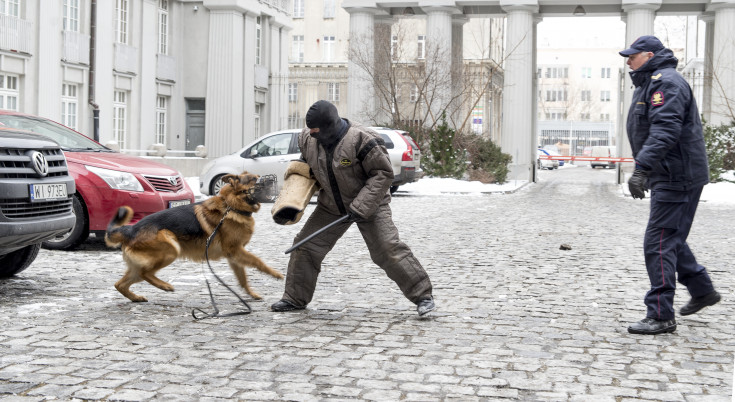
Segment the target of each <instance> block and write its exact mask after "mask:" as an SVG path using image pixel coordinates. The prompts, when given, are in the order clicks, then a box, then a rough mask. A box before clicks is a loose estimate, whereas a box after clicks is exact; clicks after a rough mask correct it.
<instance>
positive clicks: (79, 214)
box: [41, 196, 89, 250]
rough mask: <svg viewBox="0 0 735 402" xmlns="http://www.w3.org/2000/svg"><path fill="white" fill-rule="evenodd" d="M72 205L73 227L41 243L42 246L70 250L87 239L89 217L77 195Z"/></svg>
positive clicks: (50, 248)
mask: <svg viewBox="0 0 735 402" xmlns="http://www.w3.org/2000/svg"><path fill="white" fill-rule="evenodd" d="M72 206H73V208H74V216H76V218H77V219H76V221H74V227H72V228H71V230H69V231H68V232H66V233H64V234H62V235H59V236H56V237H54V238H53V239H49V240H46V241H45V242H43V243H41V245H42V246H43V248H46V249H49V250H72V249H74V248H76V247H77V246H78V245H80V244H82V243H83V242H84V241H85V240H87V238H88V237H89V218H87V212H86V211H85V210H84V205H82V201H81V200H80V199H79V197H77V196H74V197H73V199H72Z"/></svg>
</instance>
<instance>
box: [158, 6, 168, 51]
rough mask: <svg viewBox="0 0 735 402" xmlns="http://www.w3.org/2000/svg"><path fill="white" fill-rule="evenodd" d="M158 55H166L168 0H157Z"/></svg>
mask: <svg viewBox="0 0 735 402" xmlns="http://www.w3.org/2000/svg"><path fill="white" fill-rule="evenodd" d="M158 53H160V54H168V0H158Z"/></svg>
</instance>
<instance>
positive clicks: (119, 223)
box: [105, 206, 133, 247]
mask: <svg viewBox="0 0 735 402" xmlns="http://www.w3.org/2000/svg"><path fill="white" fill-rule="evenodd" d="M132 219H133V209H132V208H130V207H128V206H122V207H120V208H118V210H117V212H116V213H115V216H113V217H112V220H110V223H109V224H108V225H107V232H106V233H105V243H106V244H107V245H108V246H109V247H119V246H120V244H122V242H123V241H124V240H125V239H126V238H127V236H125V233H124V231H123V230H121V228H122V227H123V226H125V225H127V224H128V223H130V221H131V220H132Z"/></svg>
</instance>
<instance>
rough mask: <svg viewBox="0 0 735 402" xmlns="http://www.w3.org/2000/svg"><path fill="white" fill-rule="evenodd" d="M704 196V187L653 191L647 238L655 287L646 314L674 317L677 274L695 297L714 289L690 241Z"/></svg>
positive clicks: (646, 251) (650, 275) (647, 257)
mask: <svg viewBox="0 0 735 402" xmlns="http://www.w3.org/2000/svg"><path fill="white" fill-rule="evenodd" d="M701 195H702V187H699V188H696V189H693V190H690V191H672V190H652V191H651V212H650V216H649V219H648V227H647V228H646V235H645V239H644V241H643V251H644V254H645V260H646V268H647V269H648V278H649V279H650V281H651V290H649V291H648V292H647V293H646V296H645V298H644V302H645V304H646V307H647V312H646V317H649V318H655V319H657V320H670V319H673V318H674V291H675V289H676V280H677V276H678V281H679V283H681V284H682V285H684V286H685V287H686V288H687V290H688V291H689V294H690V295H691V296H692V297H700V296H704V295H706V294H709V293H710V292H712V291H714V287H713V286H712V281H711V280H710V277H709V274H707V270H706V269H705V268H704V267H703V266H701V265H699V264H698V263H697V260H696V259H695V258H694V254H692V251H691V250H690V249H689V245H688V244H687V242H686V240H687V236H689V230H690V229H691V227H692V222H693V220H694V214H695V213H696V211H697V205H698V204H699V197H700V196H701Z"/></svg>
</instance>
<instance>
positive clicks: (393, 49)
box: [390, 35, 398, 60]
mask: <svg viewBox="0 0 735 402" xmlns="http://www.w3.org/2000/svg"><path fill="white" fill-rule="evenodd" d="M397 52H398V36H397V35H393V36H391V37H390V58H391V60H395V59H396V54H397Z"/></svg>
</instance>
